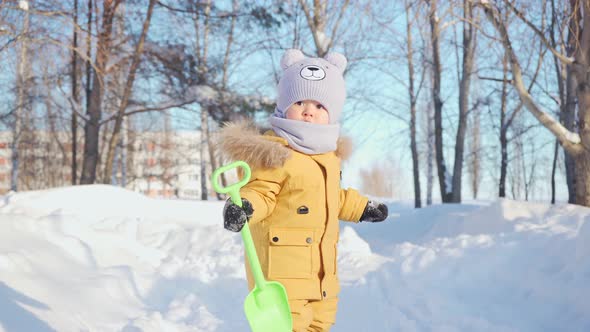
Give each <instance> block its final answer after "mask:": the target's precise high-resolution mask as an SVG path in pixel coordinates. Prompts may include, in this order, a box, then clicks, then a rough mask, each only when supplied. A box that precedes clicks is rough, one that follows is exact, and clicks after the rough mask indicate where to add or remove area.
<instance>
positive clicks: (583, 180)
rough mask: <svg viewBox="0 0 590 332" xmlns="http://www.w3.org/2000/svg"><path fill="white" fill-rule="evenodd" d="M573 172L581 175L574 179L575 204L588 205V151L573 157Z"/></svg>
mask: <svg viewBox="0 0 590 332" xmlns="http://www.w3.org/2000/svg"><path fill="white" fill-rule="evenodd" d="M574 164H575V172H576V174H580V175H582V176H581V177H580V178H579V179H578V181H576V201H575V202H574V203H575V204H579V205H583V206H590V178H588V174H590V153H584V154H580V155H578V156H576V157H575V158H574Z"/></svg>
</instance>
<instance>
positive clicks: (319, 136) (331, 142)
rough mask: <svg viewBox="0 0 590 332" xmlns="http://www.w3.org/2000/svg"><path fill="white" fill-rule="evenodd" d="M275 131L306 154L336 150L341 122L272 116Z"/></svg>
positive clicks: (271, 122)
mask: <svg viewBox="0 0 590 332" xmlns="http://www.w3.org/2000/svg"><path fill="white" fill-rule="evenodd" d="M270 124H271V126H272V129H273V130H274V132H275V133H276V134H277V135H279V136H280V137H282V138H284V139H286V140H287V142H289V146H290V147H292V148H293V149H295V150H297V151H299V152H301V153H305V154H322V153H326V152H331V151H336V146H337V142H338V137H339V135H340V125H339V124H316V123H309V122H305V121H297V120H289V119H283V118H280V117H277V116H271V118H270Z"/></svg>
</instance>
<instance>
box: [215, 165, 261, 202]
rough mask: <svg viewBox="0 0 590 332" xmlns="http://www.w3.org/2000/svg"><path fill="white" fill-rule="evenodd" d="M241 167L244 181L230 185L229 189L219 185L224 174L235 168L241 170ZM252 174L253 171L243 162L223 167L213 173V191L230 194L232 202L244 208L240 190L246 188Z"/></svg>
mask: <svg viewBox="0 0 590 332" xmlns="http://www.w3.org/2000/svg"><path fill="white" fill-rule="evenodd" d="M239 167H241V168H242V169H243V170H244V178H243V179H242V180H240V181H239V182H237V183H234V184H231V185H228V186H227V187H224V186H223V185H220V184H219V177H220V176H221V174H222V173H225V172H227V171H229V170H232V169H234V168H239ZM251 174H252V171H251V170H250V166H248V164H246V163H245V162H243V161H236V162H233V163H231V164H229V165H225V166H222V167H219V168H218V169H216V170H215V172H213V181H212V182H213V189H214V190H215V191H216V192H218V193H220V194H229V196H230V197H231V201H232V202H233V203H234V204H235V205H237V206H239V207H242V198H241V197H240V188H242V187H243V186H245V185H246V184H247V183H248V181H250V176H251Z"/></svg>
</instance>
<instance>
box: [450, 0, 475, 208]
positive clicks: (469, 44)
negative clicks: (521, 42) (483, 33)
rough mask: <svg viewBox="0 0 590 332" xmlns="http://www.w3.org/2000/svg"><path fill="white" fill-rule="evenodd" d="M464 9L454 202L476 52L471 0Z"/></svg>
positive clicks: (458, 197) (458, 198)
mask: <svg viewBox="0 0 590 332" xmlns="http://www.w3.org/2000/svg"><path fill="white" fill-rule="evenodd" d="M463 11H464V13H463V16H464V19H465V21H464V22H463V70H462V73H461V82H460V87H459V123H458V126H457V138H456V140H455V160H454V166H453V194H452V202H454V203H460V202H461V187H462V181H461V179H462V176H463V155H464V150H465V132H466V130H467V114H468V112H469V91H470V89H469V88H470V85H471V72H472V71H473V62H474V61H473V58H474V53H475V34H474V31H475V30H474V28H473V25H472V24H471V22H472V21H473V8H472V5H471V1H469V0H464V1H463Z"/></svg>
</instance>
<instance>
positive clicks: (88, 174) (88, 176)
mask: <svg viewBox="0 0 590 332" xmlns="http://www.w3.org/2000/svg"><path fill="white" fill-rule="evenodd" d="M119 3H120V2H119V1H116V0H115V1H114V2H113V0H104V9H103V14H102V24H101V25H102V26H101V29H102V31H101V33H100V34H99V36H98V41H97V48H96V63H95V68H96V70H95V73H94V78H93V81H92V91H91V93H90V106H89V108H88V121H86V125H85V126H84V160H83V162H82V177H81V178H80V183H81V184H91V183H94V182H95V181H96V168H97V165H98V157H99V151H98V146H99V144H98V143H99V135H100V120H101V117H102V97H103V94H104V82H103V80H102V78H103V77H104V76H105V75H106V73H105V69H106V65H107V62H108V59H109V53H110V49H111V43H112V40H111V35H112V31H113V18H114V16H115V12H116V10H117V6H118V5H119Z"/></svg>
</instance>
